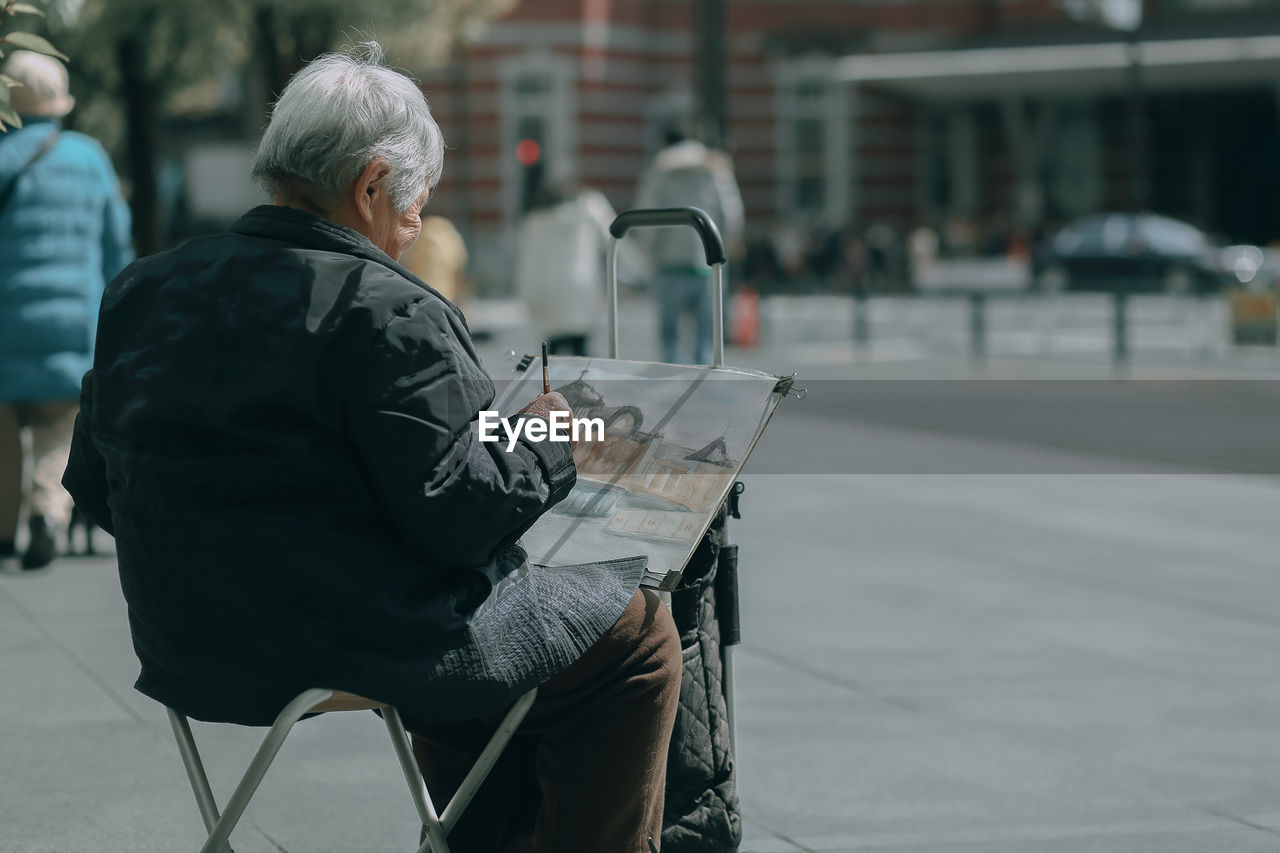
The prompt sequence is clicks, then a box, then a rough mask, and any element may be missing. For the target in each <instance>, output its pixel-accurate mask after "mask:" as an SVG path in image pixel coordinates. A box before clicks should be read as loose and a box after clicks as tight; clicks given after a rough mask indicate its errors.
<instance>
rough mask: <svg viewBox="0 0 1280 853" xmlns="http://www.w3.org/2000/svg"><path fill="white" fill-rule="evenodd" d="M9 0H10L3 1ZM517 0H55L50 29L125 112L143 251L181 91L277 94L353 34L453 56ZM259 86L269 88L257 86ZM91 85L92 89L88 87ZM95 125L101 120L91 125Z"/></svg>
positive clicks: (88, 78) (410, 50)
mask: <svg viewBox="0 0 1280 853" xmlns="http://www.w3.org/2000/svg"><path fill="white" fill-rule="evenodd" d="M2 2H7V0H0V3H2ZM515 3H516V0H360V2H359V3H354V2H352V0H224V2H221V3H185V2H173V0H50V3H49V6H50V12H51V13H52V14H51V15H50V27H51V29H52V30H53V31H54V32H55V33H57V34H58V37H59V40H61V41H64V42H65V43H66V44H67V46H68V47H69V49H70V50H71V52H72V53H73V54H74V55H75V56H76V60H77V66H78V68H77V69H76V70H77V71H78V72H79V74H80V75H81V77H80V79H81V82H82V83H84V84H86V85H88V86H91V87H96V88H98V89H99V90H101V93H102V94H104V95H105V96H106V97H108V98H109V99H110V100H111V102H112V103H113V106H114V107H115V109H116V110H117V111H119V112H122V113H123V117H124V127H123V132H122V137H123V138H122V140H121V142H122V144H121V145H120V146H119V149H118V150H122V151H123V155H124V163H123V166H124V168H123V170H122V171H123V172H124V174H125V175H126V176H127V178H128V180H129V183H130V206H131V207H132V208H133V224H134V240H135V243H136V246H137V249H138V251H139V253H140V254H147V253H150V252H154V251H156V250H158V249H159V248H162V246H161V238H160V231H159V225H160V223H159V222H158V219H157V210H158V195H157V189H158V188H157V179H156V171H157V164H158V161H159V153H160V152H159V137H160V127H161V119H162V117H163V116H164V115H165V114H166V113H167V112H168V111H170V110H171V109H172V107H173V104H174V102H175V100H177V99H179V98H180V97H183V96H186V95H189V93H190V92H192V91H193V90H195V89H199V88H200V87H202V86H203V87H205V88H206V89H209V88H213V89H216V87H209V86H208V84H210V83H211V82H215V81H217V80H219V79H225V78H226V76H227V75H228V74H240V75H252V76H253V77H255V78H256V79H259V80H261V82H262V83H263V85H262V86H261V87H260V88H259V89H258V90H259V91H261V93H262V96H261V98H262V100H261V101H260V102H259V103H258V104H257V105H256V106H255V112H256V114H257V115H262V113H263V112H264V111H265V107H266V103H265V100H266V99H271V100H274V98H275V97H276V96H277V95H278V94H279V93H280V91H281V90H282V89H283V88H284V85H285V83H287V82H288V80H289V78H290V77H291V76H292V75H293V74H294V72H296V71H297V70H298V69H300V68H301V67H302V66H303V65H304V64H306V62H308V61H310V60H311V59H313V58H315V57H316V56H318V55H319V54H321V53H324V52H325V51H328V50H333V49H335V48H337V47H338V46H340V45H341V44H342V43H343V42H353V41H360V40H361V39H363V38H378V37H379V34H380V32H385V33H387V34H388V35H387V36H386V37H385V38H383V39H382V40H383V43H384V44H385V45H386V46H387V48H388V54H389V55H390V56H392V57H395V58H396V59H397V61H399V62H401V63H405V64H408V65H410V66H411V67H414V68H423V67H428V66H432V65H436V64H439V63H442V62H444V61H445V60H446V59H447V57H448V54H449V52H450V50H451V48H452V47H453V46H454V45H456V44H457V43H459V42H460V41H462V40H468V39H474V38H475V37H476V35H477V34H478V30H479V29H482V28H483V27H484V25H485V24H486V23H487V22H488V21H490V20H492V19H493V18H494V17H497V16H499V15H501V14H504V13H505V12H507V11H509V10H510V9H511V8H513V7H514V6H515ZM255 88H258V87H255ZM86 94H91V93H86ZM90 130H91V132H92V129H90Z"/></svg>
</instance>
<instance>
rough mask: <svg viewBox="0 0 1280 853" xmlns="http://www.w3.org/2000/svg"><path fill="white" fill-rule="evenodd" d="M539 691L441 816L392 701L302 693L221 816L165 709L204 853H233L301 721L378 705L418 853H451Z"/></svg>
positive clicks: (178, 717) (196, 755)
mask: <svg viewBox="0 0 1280 853" xmlns="http://www.w3.org/2000/svg"><path fill="white" fill-rule="evenodd" d="M537 695H538V690H537V688H534V689H533V690H530V691H529V692H528V693H526V694H524V695H523V696H521V697H520V698H519V699H518V700H517V701H516V703H515V705H513V706H512V707H511V710H510V711H508V712H507V715H506V716H505V717H504V718H503V720H502V723H501V724H500V725H499V726H498V730H497V731H496V732H494V735H493V737H492V738H490V740H489V743H488V744H487V745H486V746H485V748H484V750H483V751H482V752H481V753H480V757H479V758H478V759H476V763H475V764H474V765H472V767H471V770H470V771H468V772H467V775H466V778H464V779H463V780H462V784H461V785H460V786H459V787H458V791H457V793H456V794H454V795H453V798H452V799H451V800H450V801H449V802H448V804H446V805H445V808H444V811H443V812H442V813H441V814H440V815H439V816H438V817H437V814H436V808H435V805H434V804H433V803H432V802H431V795H430V794H429V793H428V792H427V786H426V784H425V783H424V782H423V781H422V774H421V773H420V772H419V770H418V762H417V760H416V759H415V758H414V756H413V748H412V747H411V746H410V744H409V736H408V734H406V733H405V730H404V724H403V723H402V722H401V721H400V713H399V712H398V711H397V710H396V709H395V708H393V707H391V706H390V705H386V704H384V703H382V702H375V701H373V700H370V699H365V698H363V697H361V696H356V695H355V694H353V693H345V692H343V691H340V690H328V689H325V688H313V689H311V690H304V691H302V692H301V693H299V694H298V695H297V696H296V697H295V698H294V699H293V701H291V702H290V703H289V704H287V705H286V706H285V707H284V710H283V711H281V712H280V715H279V716H278V717H276V720H275V722H274V723H272V725H271V728H270V729H269V730H268V731H267V734H266V737H264V738H263V739H262V745H261V746H260V747H258V751H257V752H256V753H255V754H254V756H253V760H252V761H250V762H249V767H248V768H247V769H246V770H245V772H244V776H243V777H241V779H240V782H239V784H237V785H236V789H235V791H234V792H232V794H231V799H229V800H228V801H227V806H226V810H225V811H223V812H222V814H221V815H219V814H218V804H217V802H215V800H214V798H213V791H212V789H211V788H210V787H209V778H208V776H206V775H205V772H204V765H203V763H202V762H201V760H200V752H199V750H197V749H196V742H195V739H194V738H193V737H192V736H191V726H190V724H189V723H188V722H187V718H186V717H185V716H183V715H182V714H179V713H178V712H177V711H175V710H173V709H172V708H169V707H166V708H165V710H166V711H167V712H168V713H169V724H170V725H171V726H172V727H173V736H174V737H175V738H176V739H177V741H178V752H179V753H180V754H181V755H182V763H183V765H185V767H186V769H187V779H188V780H189V781H190V782H191V790H192V792H193V793H194V794H195V797H196V805H197V806H198V807H199V809H200V817H201V818H203V819H204V826H205V829H206V830H207V831H208V833H209V840H208V841H206V842H205V843H204V846H203V847H201V848H200V853H232V851H231V846H230V845H229V844H228V843H227V841H228V839H229V838H230V837H231V830H232V829H234V828H235V825H236V823H237V822H239V820H240V817H241V816H242V815H243V814H244V810H245V807H246V806H248V805H249V800H250V799H252V797H253V795H254V793H255V792H256V791H257V790H258V784H259V783H260V782H261V781H262V777H263V776H265V775H266V772H267V768H268V767H270V766H271V762H272V761H274V760H275V757H276V753H278V752H279V751H280V747H281V746H282V745H283V744H284V739H285V738H286V737H288V736H289V732H290V731H291V730H292V729H293V726H294V724H295V723H297V722H298V720H300V719H302V718H303V717H304V716H306V715H307V714H317V713H321V712H325V711H365V710H374V709H380V710H381V712H382V719H383V721H384V722H385V723H386V724H387V732H388V733H389V734H390V735H391V744H392V746H394V747H395V750H396V757H397V758H398V759H399V760H400V769H401V770H402V771H403V772H404V779H405V782H407V783H408V785H409V795H410V796H411V797H412V798H413V804H414V805H415V806H416V807H417V809H418V816H419V817H420V818H421V819H422V828H423V833H424V835H425V839H424V840H423V842H422V846H421V847H419V848H418V853H449V844H448V842H447V841H445V836H447V835H448V834H449V830H451V829H452V828H453V826H454V824H456V823H457V822H458V818H459V817H461V816H462V812H463V810H464V809H465V808H466V807H467V805H468V804H470V802H471V798H472V797H474V796H475V793H476V791H477V790H478V789H479V788H480V783H482V782H483V781H484V779H485V777H486V776H487V775H489V771H490V770H492V769H493V765H494V763H495V762H496V761H497V760H498V756H499V755H501V754H502V750H503V749H505V748H506V746H507V743H508V742H509V741H510V740H511V736H512V735H513V734H515V730H516V727H517V726H519V725H520V722H521V721H522V720H523V719H524V717H525V715H526V714H527V713H528V712H529V707H530V706H531V705H532V704H533V700H534V699H535V698H537Z"/></svg>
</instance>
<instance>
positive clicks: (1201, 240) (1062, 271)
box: [1036, 213, 1228, 294]
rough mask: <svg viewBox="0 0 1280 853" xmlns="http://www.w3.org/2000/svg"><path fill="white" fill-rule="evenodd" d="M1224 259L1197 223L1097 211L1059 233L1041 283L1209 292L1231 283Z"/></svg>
mask: <svg viewBox="0 0 1280 853" xmlns="http://www.w3.org/2000/svg"><path fill="white" fill-rule="evenodd" d="M1222 262H1223V258H1222V249H1221V247H1219V246H1217V245H1215V244H1214V242H1213V241H1212V240H1211V239H1210V238H1209V236H1208V235H1207V234H1205V233H1204V232H1203V231H1201V230H1200V229H1199V228H1196V227H1195V226H1194V225H1189V224H1187V223H1186V222H1180V221H1178V220H1177V219H1170V218H1169V217H1167V216H1158V215H1156V214H1154V213H1137V214H1134V213H1098V214H1093V215H1091V216H1086V217H1084V218H1082V219H1077V220H1076V221H1075V222H1072V223H1071V224H1069V225H1067V226H1066V227H1064V228H1063V229H1062V230H1061V231H1059V232H1058V233H1057V234H1056V235H1055V236H1054V238H1053V240H1052V241H1050V243H1049V245H1048V247H1047V249H1046V251H1045V255H1044V259H1043V263H1042V266H1041V272H1040V275H1039V276H1038V277H1037V281H1036V284H1037V286H1038V287H1039V288H1040V289H1041V290H1045V291H1058V290H1104V291H1114V290H1117V289H1120V288H1124V289H1125V290H1131V291H1148V292H1150V291H1156V292H1165V293H1174V294H1182V293H1205V292H1212V291H1217V290H1221V289H1222V288H1223V287H1224V286H1225V285H1226V284H1227V281H1228V275H1227V272H1226V270H1224V268H1223V266H1222Z"/></svg>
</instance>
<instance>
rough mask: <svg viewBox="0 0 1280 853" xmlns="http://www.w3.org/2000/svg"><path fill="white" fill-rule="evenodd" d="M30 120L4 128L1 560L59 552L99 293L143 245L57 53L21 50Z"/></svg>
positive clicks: (16, 71)
mask: <svg viewBox="0 0 1280 853" xmlns="http://www.w3.org/2000/svg"><path fill="white" fill-rule="evenodd" d="M3 72H4V74H6V75H8V76H9V77H10V78H12V79H13V80H14V81H15V82H16V83H17V85H16V86H15V87H14V88H12V89H10V98H11V105H12V106H13V108H14V110H15V111H16V112H17V113H18V114H19V116H21V118H22V123H23V126H22V128H21V129H18V130H13V131H10V132H9V133H8V134H0V559H8V558H11V557H15V556H17V541H16V540H17V538H18V537H17V534H18V529H19V525H20V522H21V518H22V515H23V511H24V506H23V499H24V496H26V498H27V500H26V504H27V505H26V507H25V512H26V517H27V528H28V535H27V542H26V547H25V549H24V551H23V553H22V555H21V556H22V567H23V568H25V569H36V568H40V567H42V566H46V565H48V564H49V563H50V562H52V560H53V558H54V556H55V554H56V551H57V544H56V543H57V541H58V533H59V532H60V531H61V530H62V529H64V528H65V526H66V525H67V523H68V521H69V520H70V515H71V497H70V495H68V494H67V493H66V491H65V490H64V489H63V488H62V485H61V483H60V482H59V481H60V480H61V478H62V471H63V469H64V468H65V467H66V465H67V452H68V449H69V447H70V444H71V433H72V427H73V425H74V423H75V416H76V411H77V410H78V408H79V397H80V378H81V377H82V376H83V375H84V373H85V371H87V370H88V369H89V367H90V364H91V361H92V355H93V343H94V330H95V327H96V325H97V319H98V303H99V301H100V300H101V298H102V290H103V287H104V285H105V283H106V282H107V281H109V280H110V279H111V278H113V277H114V276H115V274H116V273H118V272H119V271H120V270H122V269H123V268H124V267H125V265H126V264H128V263H129V261H130V260H132V259H133V252H132V249H131V248H130V246H131V244H130V240H129V209H128V207H127V206H126V205H125V203H124V200H123V199H122V198H121V196H120V188H119V183H118V182H117V180H116V176H115V172H114V171H113V170H112V168H111V162H110V161H109V160H108V159H107V155H106V154H105V153H104V152H103V150H102V148H101V147H100V146H99V145H98V143H97V142H95V141H94V140H92V139H90V138H89V137H87V136H84V135H82V134H79V133H72V132H68V131H63V130H61V129H60V127H59V119H61V118H62V117H63V116H65V115H66V114H67V113H69V112H70V111H71V108H72V106H73V105H74V104H75V99H74V98H72V97H71V95H70V93H69V91H68V86H67V71H66V69H65V68H64V67H63V66H62V64H61V63H60V62H58V61H57V60H56V59H50V58H49V57H46V56H41V55H39V54H36V53H31V52H29V51H15V52H14V53H12V54H11V55H10V56H9V57H8V59H7V60H6V61H5V63H4V67H3Z"/></svg>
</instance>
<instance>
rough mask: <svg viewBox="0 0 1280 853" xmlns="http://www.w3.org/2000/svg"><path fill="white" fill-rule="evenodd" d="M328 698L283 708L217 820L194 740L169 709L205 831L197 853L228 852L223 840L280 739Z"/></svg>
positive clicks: (320, 695) (313, 695)
mask: <svg viewBox="0 0 1280 853" xmlns="http://www.w3.org/2000/svg"><path fill="white" fill-rule="evenodd" d="M332 695H333V691H332V690H322V689H315V690H307V691H305V692H303V693H301V694H299V695H298V696H297V698H295V699H294V700H293V701H292V702H290V703H289V704H288V705H286V706H285V709H284V710H283V711H281V712H280V716H278V717H276V721H275V723H273V724H272V726H271V728H270V729H269V730H268V731H267V735H266V737H264V738H263V739H262V745H261V746H259V747H258V751H257V752H256V753H255V754H254V756H253V760H252V761H250V762H249V767H248V769H247V770H245V772H244V776H242V777H241V779H240V783H239V784H238V785H236V789H235V791H234V792H232V794H231V799H229V800H227V807H226V810H225V811H223V813H222V815H221V816H218V807H217V804H216V802H215V801H214V799H213V792H212V790H210V788H209V780H208V777H207V776H206V775H205V772H204V766H203V765H202V764H201V762H200V755H199V752H198V751H197V750H196V746H195V739H194V738H192V737H191V727H190V725H189V724H187V721H186V718H185V717H182V715H181V714H177V713H176V712H174V711H172V709H170V713H171V714H174V715H175V716H177V717H180V718H181V723H180V724H178V723H174V726H173V728H174V735H175V736H176V737H177V738H178V750H179V752H181V753H182V759H183V763H184V764H186V766H187V778H188V779H189V780H190V781H191V789H192V791H193V792H194V793H195V796H196V805H197V806H199V808H200V814H201V817H202V818H204V821H205V827H206V828H207V829H208V830H209V838H208V840H207V841H205V843H204V846H203V847H201V848H200V853H223V851H224V850H227V849H229V848H228V846H227V840H228V839H229V838H230V837H231V831H232V830H233V829H235V826H236V824H237V823H239V822H240V817H241V816H242V815H243V814H244V810H245V807H246V806H248V805H249V800H251V799H252V798H253V795H254V793H256V792H257V790H258V785H259V784H260V783H261V782H262V777H263V776H265V775H266V773H267V768H269V767H270V766H271V762H272V761H274V760H275V757H276V753H278V752H279V751H280V747H281V746H282V745H283V744H284V739H285V738H286V737H288V736H289V732H290V731H291V730H292V729H293V726H294V724H295V723H297V722H298V720H300V719H302V718H303V717H304V716H305V715H306V713H307V712H308V711H310V710H311V709H312V708H314V707H315V706H316V705H319V704H320V703H321V702H323V701H325V700H326V699H328V698H329V697H330V696H332ZM170 722H171V723H173V717H170ZM184 735H185V737H184ZM189 759H190V760H189ZM210 816H212V817H213V819H214V823H213V826H212V827H210V826H209V818H210Z"/></svg>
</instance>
